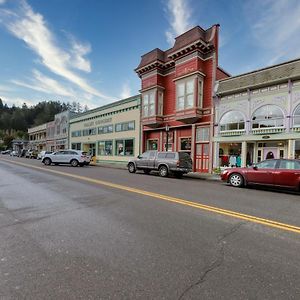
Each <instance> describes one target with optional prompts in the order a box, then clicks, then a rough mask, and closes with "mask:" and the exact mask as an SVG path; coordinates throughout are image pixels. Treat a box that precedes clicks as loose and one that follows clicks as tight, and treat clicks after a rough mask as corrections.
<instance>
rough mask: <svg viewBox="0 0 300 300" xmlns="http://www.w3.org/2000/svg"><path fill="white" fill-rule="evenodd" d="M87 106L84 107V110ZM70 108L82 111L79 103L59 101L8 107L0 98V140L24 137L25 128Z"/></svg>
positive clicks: (43, 121) (48, 120)
mask: <svg viewBox="0 0 300 300" xmlns="http://www.w3.org/2000/svg"><path fill="white" fill-rule="evenodd" d="M87 109H88V108H87V107H85V108H84V110H87ZM65 110H70V111H73V112H82V111H83V109H82V107H81V106H80V104H79V103H76V102H74V103H72V104H70V103H61V102H59V101H43V102H39V103H38V104H36V105H34V106H31V107H28V106H27V105H26V104H25V103H24V104H23V106H22V107H16V106H12V107H8V106H7V105H6V104H3V101H2V100H1V99H0V140H4V141H6V140H7V139H8V137H9V139H11V138H26V137H27V129H28V128H30V127H33V126H37V125H40V124H43V123H46V122H50V121H52V120H53V119H54V115H55V114H57V113H59V112H62V111H65Z"/></svg>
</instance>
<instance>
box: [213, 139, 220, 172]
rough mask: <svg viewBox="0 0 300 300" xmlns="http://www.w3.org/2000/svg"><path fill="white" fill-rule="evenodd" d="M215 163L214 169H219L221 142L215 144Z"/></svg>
mask: <svg viewBox="0 0 300 300" xmlns="http://www.w3.org/2000/svg"><path fill="white" fill-rule="evenodd" d="M213 147H214V156H213V158H214V161H213V168H214V169H215V168H218V167H220V162H219V148H220V143H219V142H214V146H213Z"/></svg>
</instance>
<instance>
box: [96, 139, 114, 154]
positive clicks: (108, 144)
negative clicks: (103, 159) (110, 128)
mask: <svg viewBox="0 0 300 300" xmlns="http://www.w3.org/2000/svg"><path fill="white" fill-rule="evenodd" d="M112 147H113V143H112V141H100V142H99V143H98V155H99V156H110V155H112V154H113V151H112Z"/></svg>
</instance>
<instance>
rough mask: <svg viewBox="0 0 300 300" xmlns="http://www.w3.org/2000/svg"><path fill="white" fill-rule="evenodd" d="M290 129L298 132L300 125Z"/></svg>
mask: <svg viewBox="0 0 300 300" xmlns="http://www.w3.org/2000/svg"><path fill="white" fill-rule="evenodd" d="M292 130H293V131H294V132H300V126H299V127H294V128H293V129H292Z"/></svg>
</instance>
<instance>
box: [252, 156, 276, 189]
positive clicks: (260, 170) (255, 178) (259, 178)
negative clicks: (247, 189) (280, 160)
mask: <svg viewBox="0 0 300 300" xmlns="http://www.w3.org/2000/svg"><path fill="white" fill-rule="evenodd" d="M276 164H277V160H275V159H267V160H265V161H262V162H260V163H258V164H257V165H255V166H254V167H253V168H251V169H249V170H247V173H246V179H247V182H248V183H254V184H263V185H264V184H265V185H272V184H274V173H273V172H274V170H275V167H276Z"/></svg>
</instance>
